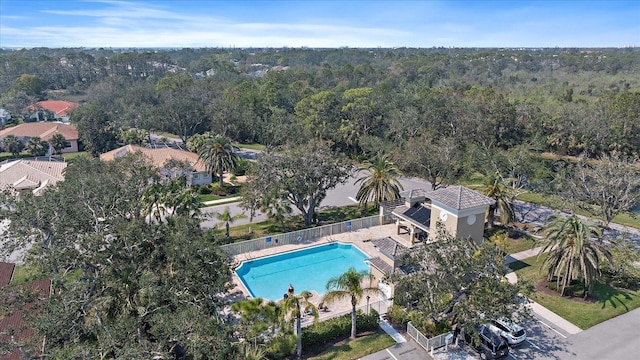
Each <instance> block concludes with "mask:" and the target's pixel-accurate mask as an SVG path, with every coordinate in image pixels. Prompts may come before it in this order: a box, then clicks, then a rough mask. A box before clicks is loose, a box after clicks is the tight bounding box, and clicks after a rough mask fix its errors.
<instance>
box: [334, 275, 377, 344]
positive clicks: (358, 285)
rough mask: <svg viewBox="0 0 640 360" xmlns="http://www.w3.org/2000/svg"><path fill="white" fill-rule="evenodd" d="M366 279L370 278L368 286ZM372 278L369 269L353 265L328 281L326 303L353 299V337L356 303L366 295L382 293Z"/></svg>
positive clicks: (352, 332) (353, 333)
mask: <svg viewBox="0 0 640 360" xmlns="http://www.w3.org/2000/svg"><path fill="white" fill-rule="evenodd" d="M365 279H368V285H369V286H368V287H365V286H363V285H364V282H365V281H364V280H365ZM372 280H373V277H372V275H371V273H369V272H368V271H366V270H363V271H357V270H356V269H355V268H353V267H352V268H350V269H349V270H347V272H345V273H344V274H342V275H339V276H337V277H334V278H331V279H329V281H328V282H327V293H326V294H325V295H324V299H323V302H324V303H326V304H330V303H332V302H333V301H335V300H339V299H343V298H350V299H351V339H355V338H356V305H358V302H359V301H360V300H361V299H362V297H363V296H364V295H366V294H378V293H380V289H379V288H378V287H377V286H371V282H372Z"/></svg>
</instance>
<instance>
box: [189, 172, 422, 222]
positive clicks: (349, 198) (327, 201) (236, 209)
mask: <svg viewBox="0 0 640 360" xmlns="http://www.w3.org/2000/svg"><path fill="white" fill-rule="evenodd" d="M361 176H362V175H358V174H356V175H354V176H352V177H351V178H350V179H349V181H347V182H346V183H345V184H340V185H338V186H336V187H335V188H334V189H332V190H329V191H328V192H327V196H326V197H325V198H324V200H323V201H322V202H321V203H320V206H319V207H318V209H320V210H323V209H330V208H334V207H339V206H345V205H353V204H355V203H357V201H356V200H355V197H356V194H357V192H358V189H359V185H356V184H355V182H356V181H357V180H358V178H359V177H361ZM400 183H401V184H402V186H403V188H404V190H415V189H424V190H431V184H429V183H428V182H425V181H423V180H420V179H411V178H401V179H400ZM226 207H229V212H230V213H231V215H232V216H235V215H237V214H245V215H246V216H247V217H246V218H243V219H238V220H236V221H234V222H233V225H234V226H235V225H244V224H249V223H251V222H260V221H263V220H266V219H267V217H266V215H264V214H262V213H260V212H256V215H255V216H254V218H253V221H250V219H249V217H248V216H249V212H248V211H245V210H244V209H242V208H240V206H239V205H238V203H231V204H226V205H215V206H209V207H205V208H203V209H202V212H203V214H205V215H207V216H209V218H208V219H207V220H204V221H202V222H201V223H200V227H201V228H203V229H211V228H213V227H215V226H216V225H217V224H218V223H219V221H218V220H217V219H215V217H213V215H212V214H213V213H216V212H218V213H221V212H223V211H224V210H225V208H226ZM293 213H294V214H299V213H300V212H299V211H298V209H295V208H294V212H293Z"/></svg>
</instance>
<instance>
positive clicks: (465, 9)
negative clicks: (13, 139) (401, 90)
mask: <svg viewBox="0 0 640 360" xmlns="http://www.w3.org/2000/svg"><path fill="white" fill-rule="evenodd" d="M628 45H635V46H640V1H638V0H634V1H615V0H614V1H578V0H576V1H473V0H467V1H417V0H415V1H337V0H325V1H214V0H199V1H187V0H185V1H168V0H164V1H163V0H160V1H159V0H155V1H140V0H130V1H126V0H123V1H119V0H118V1H115V0H87V1H76V0H46V1H37V0H0V47H39V46H42V47H173V48H181V47H303V46H306V47H332V48H335V47H402V46H407V47H434V46H437V47H439V46H445V47H450V46H452V47H556V46H558V47H619V46H628Z"/></svg>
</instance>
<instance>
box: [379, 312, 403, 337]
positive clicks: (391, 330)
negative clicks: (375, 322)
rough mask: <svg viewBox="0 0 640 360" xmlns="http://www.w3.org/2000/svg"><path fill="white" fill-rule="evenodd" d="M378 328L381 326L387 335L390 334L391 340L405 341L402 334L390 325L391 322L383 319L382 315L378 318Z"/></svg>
mask: <svg viewBox="0 0 640 360" xmlns="http://www.w3.org/2000/svg"><path fill="white" fill-rule="evenodd" d="M380 328H382V330H384V332H386V333H387V334H389V336H391V337H392V338H393V340H395V341H396V343H403V342H407V339H405V337H404V336H402V334H400V333H399V332H398V330H396V329H395V328H394V327H393V326H391V324H389V323H388V322H387V320H385V319H383V318H382V317H381V318H380Z"/></svg>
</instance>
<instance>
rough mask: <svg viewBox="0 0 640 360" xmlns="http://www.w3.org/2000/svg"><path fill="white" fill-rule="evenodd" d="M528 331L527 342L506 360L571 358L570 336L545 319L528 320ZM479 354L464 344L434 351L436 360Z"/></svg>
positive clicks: (464, 357) (455, 359)
mask: <svg viewBox="0 0 640 360" xmlns="http://www.w3.org/2000/svg"><path fill="white" fill-rule="evenodd" d="M523 326H524V328H525V329H526V330H527V340H525V341H524V342H523V343H522V344H520V345H518V346H515V347H511V348H510V349H509V355H508V356H507V357H506V358H505V359H565V358H567V357H565V356H564V355H568V357H569V358H571V350H570V348H569V343H568V341H567V339H568V337H569V335H568V334H566V333H563V332H562V331H561V330H558V329H554V328H552V327H551V326H550V325H549V324H547V322H545V321H544V319H538V318H533V319H527V320H526V321H524V322H523ZM479 358H480V356H479V355H478V353H477V352H476V351H475V350H474V349H472V348H471V347H469V346H468V345H467V344H464V343H463V342H460V343H458V345H453V346H451V347H449V349H448V350H445V348H440V349H437V350H435V351H434V354H433V359H435V360H464V359H479Z"/></svg>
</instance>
